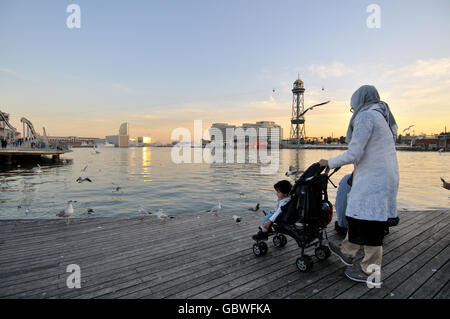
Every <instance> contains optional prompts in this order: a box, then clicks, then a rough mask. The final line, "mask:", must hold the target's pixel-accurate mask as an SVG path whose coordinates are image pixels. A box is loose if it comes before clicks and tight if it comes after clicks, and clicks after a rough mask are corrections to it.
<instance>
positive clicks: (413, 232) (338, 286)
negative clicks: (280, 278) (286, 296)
mask: <svg viewBox="0 0 450 319" xmlns="http://www.w3.org/2000/svg"><path fill="white" fill-rule="evenodd" d="M433 217H434V218H433V219H432V220H433V221H434V222H431V221H429V222H428V223H426V224H425V225H423V226H421V227H418V222H417V220H416V222H415V223H413V224H412V225H410V226H409V227H408V228H407V229H406V232H405V230H403V231H400V232H399V233H398V235H399V237H397V238H394V240H392V239H393V237H391V235H392V234H390V235H388V236H387V237H386V245H385V246H384V247H383V249H384V254H383V268H382V273H383V276H384V275H386V269H385V268H386V266H387V265H389V263H390V262H391V261H392V260H393V259H395V258H397V257H398V256H399V254H402V253H404V252H406V251H408V250H409V249H410V248H411V247H413V245H414V244H416V243H418V242H419V241H420V239H421V238H422V237H426V236H427V234H428V233H426V231H427V230H429V229H432V227H433V223H439V222H440V221H442V220H444V221H445V220H447V216H446V215H443V214H441V215H438V216H433ZM418 236H419V237H418ZM420 236H422V237H420ZM418 238H419V239H418ZM355 262H360V259H356V260H355ZM344 269H345V267H342V269H341V270H339V271H337V272H336V273H334V274H333V276H332V277H331V278H329V279H328V280H329V282H330V285H326V282H328V281H325V283H324V284H322V283H321V285H320V286H318V287H315V288H314V289H313V290H312V291H313V292H314V294H313V295H312V296H310V297H311V298H313V299H329V298H336V297H338V296H339V295H340V296H339V298H344V297H346V298H357V296H358V294H362V293H364V292H366V291H367V290H368V288H367V286H366V285H365V284H359V283H355V282H353V281H351V280H349V279H348V278H347V277H345V275H344V274H343V271H344ZM339 277H340V278H339ZM324 286H325V287H324ZM351 289H353V290H351ZM344 292H345V293H344ZM301 294H302V292H300V294H293V295H292V296H290V298H296V297H298V295H301Z"/></svg>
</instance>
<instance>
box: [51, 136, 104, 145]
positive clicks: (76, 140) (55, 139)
mask: <svg viewBox="0 0 450 319" xmlns="http://www.w3.org/2000/svg"><path fill="white" fill-rule="evenodd" d="M47 138H48V141H49V143H52V144H66V145H70V146H72V147H77V146H86V147H91V146H92V147H93V146H94V145H95V144H96V143H97V141H98V140H99V139H98V138H96V137H78V136H48V137H47Z"/></svg>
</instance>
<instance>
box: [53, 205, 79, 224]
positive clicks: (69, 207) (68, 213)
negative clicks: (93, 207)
mask: <svg viewBox="0 0 450 319" xmlns="http://www.w3.org/2000/svg"><path fill="white" fill-rule="evenodd" d="M76 202H77V201H76V200H75V201H73V200H69V201H68V202H67V207H66V208H65V209H64V210H62V211H60V212H59V213H58V214H56V216H57V217H64V218H65V219H66V224H67V225H68V224H69V223H70V222H69V217H70V216H72V215H73V213H74V210H73V205H72V203H76Z"/></svg>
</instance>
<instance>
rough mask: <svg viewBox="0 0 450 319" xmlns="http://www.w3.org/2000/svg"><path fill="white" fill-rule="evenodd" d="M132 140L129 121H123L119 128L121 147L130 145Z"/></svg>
mask: <svg viewBox="0 0 450 319" xmlns="http://www.w3.org/2000/svg"><path fill="white" fill-rule="evenodd" d="M129 141H130V129H129V126H128V123H127V122H125V123H122V124H121V125H120V128H119V147H128V143H129Z"/></svg>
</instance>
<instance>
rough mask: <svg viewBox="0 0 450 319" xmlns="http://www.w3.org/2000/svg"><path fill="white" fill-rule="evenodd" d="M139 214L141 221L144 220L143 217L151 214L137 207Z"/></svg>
mask: <svg viewBox="0 0 450 319" xmlns="http://www.w3.org/2000/svg"><path fill="white" fill-rule="evenodd" d="M139 214H140V215H141V217H140V218H141V220H144V218H145V216H147V215H151V212H150V211H148V210H146V209H145V208H144V207H142V206H141V207H139Z"/></svg>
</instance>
